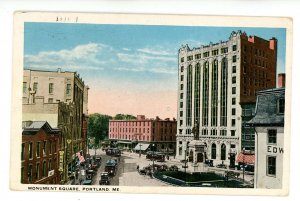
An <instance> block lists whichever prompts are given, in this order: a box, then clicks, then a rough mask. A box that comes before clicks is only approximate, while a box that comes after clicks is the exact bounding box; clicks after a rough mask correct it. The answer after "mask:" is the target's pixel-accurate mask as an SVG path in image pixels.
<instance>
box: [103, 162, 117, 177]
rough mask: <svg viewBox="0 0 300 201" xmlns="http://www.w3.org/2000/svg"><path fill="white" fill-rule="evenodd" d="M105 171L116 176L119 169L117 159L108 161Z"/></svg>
mask: <svg viewBox="0 0 300 201" xmlns="http://www.w3.org/2000/svg"><path fill="white" fill-rule="evenodd" d="M104 171H105V172H108V174H109V175H113V176H115V175H116V171H117V163H116V162H115V160H108V161H106V163H105V168H104Z"/></svg>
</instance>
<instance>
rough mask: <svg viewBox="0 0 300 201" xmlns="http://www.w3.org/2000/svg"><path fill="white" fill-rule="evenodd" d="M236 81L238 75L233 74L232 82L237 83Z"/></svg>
mask: <svg viewBox="0 0 300 201" xmlns="http://www.w3.org/2000/svg"><path fill="white" fill-rule="evenodd" d="M235 83H236V77H235V76H233V77H232V84H235Z"/></svg>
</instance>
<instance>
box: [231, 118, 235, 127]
mask: <svg viewBox="0 0 300 201" xmlns="http://www.w3.org/2000/svg"><path fill="white" fill-rule="evenodd" d="M231 126H232V127H234V126H235V119H231Z"/></svg>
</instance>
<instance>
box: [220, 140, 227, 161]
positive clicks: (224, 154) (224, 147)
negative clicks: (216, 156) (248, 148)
mask: <svg viewBox="0 0 300 201" xmlns="http://www.w3.org/2000/svg"><path fill="white" fill-rule="evenodd" d="M221 160H226V145H225V144H222V145H221Z"/></svg>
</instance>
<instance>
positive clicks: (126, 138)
mask: <svg viewBox="0 0 300 201" xmlns="http://www.w3.org/2000/svg"><path fill="white" fill-rule="evenodd" d="M176 125H177V122H176V120H175V119H173V120H170V119H169V118H167V119H164V120H163V119H160V118H159V117H156V118H155V119H146V118H145V116H144V115H138V116H137V119H134V120H110V121H109V140H110V141H114V142H117V143H118V144H119V145H120V146H121V147H123V148H125V149H134V148H136V147H137V150H136V151H139V150H140V149H141V151H145V150H146V149H149V150H151V149H152V150H153V149H154V150H156V151H161V152H165V153H166V152H168V153H174V152H175V144H176ZM138 144H140V145H141V147H139V145H138ZM153 144H154V147H152V146H153ZM150 145H151V146H150ZM149 146H150V147H149Z"/></svg>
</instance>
